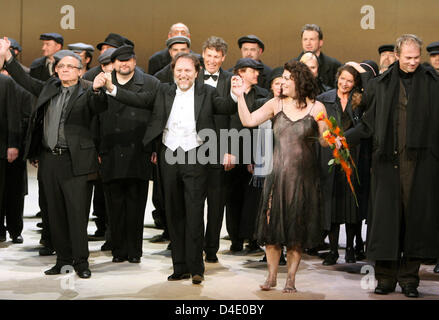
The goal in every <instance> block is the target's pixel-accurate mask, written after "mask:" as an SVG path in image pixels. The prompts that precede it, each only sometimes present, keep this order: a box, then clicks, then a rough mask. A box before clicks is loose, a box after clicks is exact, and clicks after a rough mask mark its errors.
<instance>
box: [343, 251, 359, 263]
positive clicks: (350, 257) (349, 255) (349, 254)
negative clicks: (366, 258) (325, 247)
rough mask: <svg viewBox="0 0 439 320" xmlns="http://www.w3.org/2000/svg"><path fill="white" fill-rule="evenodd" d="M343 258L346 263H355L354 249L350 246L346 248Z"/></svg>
mask: <svg viewBox="0 0 439 320" xmlns="http://www.w3.org/2000/svg"><path fill="white" fill-rule="evenodd" d="M344 260H345V262H346V263H356V262H357V261H356V260H355V250H354V248H352V247H349V248H346V253H345V256H344Z"/></svg>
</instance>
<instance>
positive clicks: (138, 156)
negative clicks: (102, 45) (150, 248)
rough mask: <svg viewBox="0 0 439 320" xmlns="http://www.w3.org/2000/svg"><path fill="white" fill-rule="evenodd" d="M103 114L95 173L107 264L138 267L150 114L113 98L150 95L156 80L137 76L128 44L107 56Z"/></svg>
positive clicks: (147, 162)
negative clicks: (106, 223)
mask: <svg viewBox="0 0 439 320" xmlns="http://www.w3.org/2000/svg"><path fill="white" fill-rule="evenodd" d="M111 60H112V62H113V65H114V70H113V72H112V83H110V84H109V85H108V86H107V89H108V92H109V94H110V96H109V97H108V110H107V111H105V112H103V113H101V114H99V127H100V132H101V133H100V138H99V140H100V148H99V153H100V157H101V165H100V169H101V174H102V180H103V183H104V192H105V198H106V203H107V211H108V213H109V219H110V228H111V240H112V253H113V262H123V261H125V260H128V261H129V262H131V263H140V260H141V257H142V244H143V220H144V216H145V207H146V199H147V195H148V181H149V176H150V171H151V163H150V161H147V154H146V151H145V149H144V148H143V145H142V139H143V137H144V135H145V130H146V124H147V122H148V120H149V118H150V115H151V111H150V110H142V109H138V108H136V107H133V106H131V105H130V104H129V103H128V104H127V103H124V102H123V100H118V98H117V96H116V93H117V90H119V89H124V90H128V91H132V92H139V91H146V92H155V91H156V90H157V87H158V85H159V81H158V80H157V79H156V78H154V77H153V76H151V75H149V74H145V73H143V72H139V71H138V70H136V69H135V67H136V56H135V53H134V50H133V47H132V46H122V47H120V48H118V49H116V50H115V51H114V52H113V54H112V55H111Z"/></svg>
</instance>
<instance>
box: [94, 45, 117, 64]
mask: <svg viewBox="0 0 439 320" xmlns="http://www.w3.org/2000/svg"><path fill="white" fill-rule="evenodd" d="M114 51H116V49H115V48H108V49H107V50H105V51H104V52H103V53H102V54H101V55H100V56H99V58H98V61H99V63H100V64H107V63H110V62H111V55H112V54H113V52H114Z"/></svg>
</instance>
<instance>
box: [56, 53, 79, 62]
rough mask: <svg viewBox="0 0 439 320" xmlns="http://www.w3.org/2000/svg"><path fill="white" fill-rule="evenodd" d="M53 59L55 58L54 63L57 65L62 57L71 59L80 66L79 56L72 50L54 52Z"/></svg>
mask: <svg viewBox="0 0 439 320" xmlns="http://www.w3.org/2000/svg"><path fill="white" fill-rule="evenodd" d="M53 57H54V58H55V62H56V63H58V62H59V61H60V60H61V59H62V58H64V57H73V58H75V59H77V60H78V61H79V63H80V64H82V59H81V56H80V55H79V54H77V53H75V52H73V51H72V50H60V51H58V52H56V53H55V54H54V55H53Z"/></svg>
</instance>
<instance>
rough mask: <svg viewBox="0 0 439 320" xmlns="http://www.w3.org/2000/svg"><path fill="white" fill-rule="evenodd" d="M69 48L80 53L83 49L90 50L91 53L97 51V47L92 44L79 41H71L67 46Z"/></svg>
mask: <svg viewBox="0 0 439 320" xmlns="http://www.w3.org/2000/svg"><path fill="white" fill-rule="evenodd" d="M67 47H68V48H69V50H72V51H73V52H76V53H79V52H82V51H88V52H90V53H93V52H94V51H95V48H94V47H93V46H92V45H91V44H86V43H82V42H78V43H71V44H69V45H68V46H67Z"/></svg>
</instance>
